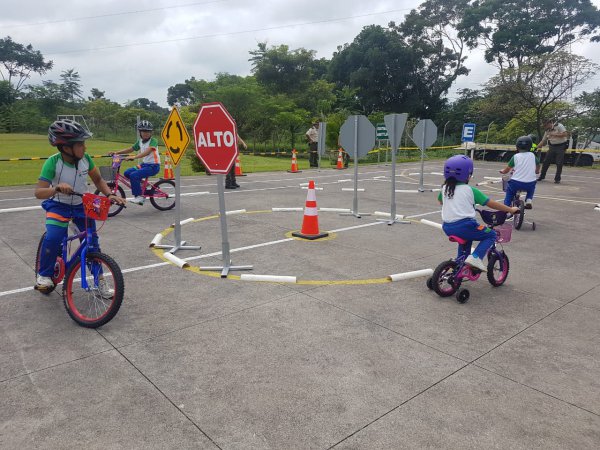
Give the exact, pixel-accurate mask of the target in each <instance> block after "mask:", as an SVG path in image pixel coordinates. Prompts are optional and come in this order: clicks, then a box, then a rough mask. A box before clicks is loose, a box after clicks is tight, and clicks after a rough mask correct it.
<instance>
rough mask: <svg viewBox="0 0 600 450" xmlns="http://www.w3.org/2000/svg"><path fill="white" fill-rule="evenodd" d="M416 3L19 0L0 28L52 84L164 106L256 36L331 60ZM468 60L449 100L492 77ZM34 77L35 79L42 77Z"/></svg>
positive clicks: (243, 59) (227, 64)
mask: <svg viewBox="0 0 600 450" xmlns="http://www.w3.org/2000/svg"><path fill="white" fill-rule="evenodd" d="M420 3H421V2H420V1H415V0H400V1H398V0H396V1H394V0H371V1H370V2H365V1H364V0H328V1H323V2H319V3H315V4H313V3H308V2H305V1H298V0H263V1H251V0H201V1H193V0H188V1H185V0H180V1H179V2H178V3H175V4H172V3H171V2H168V1H158V2H157V1H150V0H139V1H135V2H131V1H129V2H124V1H122V0H121V1H115V0H102V1H93V0H89V1H86V2H81V1H78V0H65V1H62V2H61V3H60V6H59V7H57V6H56V4H54V3H52V2H47V1H46V0H22V1H19V7H18V8H5V9H4V10H3V15H2V19H0V29H2V30H3V31H2V33H3V34H4V36H6V35H10V36H11V37H12V38H13V40H15V41H16V42H19V43H21V44H29V43H31V44H32V45H33V47H34V49H36V50H40V51H41V52H42V54H43V55H44V56H45V57H46V58H47V59H52V60H53V61H54V69H53V70H52V71H51V72H50V73H48V74H46V75H44V76H43V77H42V79H44V80H49V79H51V80H53V81H58V80H59V77H60V73H61V72H62V71H64V70H67V69H75V70H76V71H77V72H78V73H79V75H80V76H81V81H82V85H83V92H84V95H85V96H87V95H89V92H90V90H91V89H92V88H97V89H100V90H101V91H105V95H106V97H107V98H110V99H111V100H113V101H117V102H120V103H123V102H125V101H127V100H133V99H136V98H139V97H146V98H149V99H151V100H154V101H156V102H157V103H159V104H160V105H163V106H166V96H167V89H168V88H169V87H170V86H172V85H174V84H176V83H182V82H183V81H184V80H185V79H189V78H190V77H192V76H194V77H196V78H197V79H208V80H211V79H214V76H215V74H216V73H218V72H228V73H232V74H237V75H242V76H244V75H249V74H250V73H251V63H250V62H249V61H248V59H249V57H250V55H249V52H250V51H252V50H255V49H256V48H257V43H259V42H267V43H268V44H269V45H280V44H286V45H288V46H289V47H290V48H291V49H296V48H300V47H303V48H306V49H309V50H315V51H316V52H317V57H318V58H331V56H332V54H333V52H334V51H335V50H336V48H337V47H338V46H340V45H343V44H344V43H350V42H352V41H353V40H354V38H355V37H356V35H357V34H358V33H360V31H361V30H362V28H363V27H364V26H367V25H370V24H378V25H383V26H385V25H387V24H388V23H389V22H390V21H395V22H396V23H399V22H401V21H402V20H403V17H404V15H405V14H407V13H408V12H409V11H410V9H412V8H416V7H417V6H418V5H419V4H420ZM594 3H595V4H598V3H600V0H596V1H594ZM4 36H2V37H4ZM581 48H582V49H585V51H586V52H588V51H589V53H588V54H586V55H584V56H587V57H589V58H591V59H593V60H595V61H599V60H600V58H599V57H598V51H597V49H595V48H594V45H593V44H590V45H589V46H584V47H581ZM466 64H467V67H469V68H470V69H471V74H470V75H469V77H461V78H459V80H458V81H457V83H456V85H455V87H454V88H453V92H452V93H451V94H450V97H451V98H452V97H456V94H455V92H456V90H457V89H459V88H462V87H468V88H470V89H478V88H479V87H480V84H481V83H483V82H485V81H486V80H487V79H488V78H489V77H490V76H491V75H493V74H494V73H495V69H494V68H493V67H492V66H491V65H488V64H486V63H485V62H484V61H483V56H482V55H481V53H480V52H472V53H471V54H470V55H469V59H468V60H467V63H466ZM30 81H31V83H34V84H37V83H39V82H40V78H39V77H37V76H35V77H32V78H31V80H30Z"/></svg>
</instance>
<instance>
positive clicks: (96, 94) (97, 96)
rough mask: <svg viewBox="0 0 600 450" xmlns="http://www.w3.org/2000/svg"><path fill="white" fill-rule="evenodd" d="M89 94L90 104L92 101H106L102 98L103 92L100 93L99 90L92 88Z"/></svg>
mask: <svg viewBox="0 0 600 450" xmlns="http://www.w3.org/2000/svg"><path fill="white" fill-rule="evenodd" d="M90 93H91V94H92V95H91V97H88V100H89V101H90V102H92V101H94V100H100V99H106V98H105V97H104V91H101V90H100V89H96V88H92V90H91V91H90Z"/></svg>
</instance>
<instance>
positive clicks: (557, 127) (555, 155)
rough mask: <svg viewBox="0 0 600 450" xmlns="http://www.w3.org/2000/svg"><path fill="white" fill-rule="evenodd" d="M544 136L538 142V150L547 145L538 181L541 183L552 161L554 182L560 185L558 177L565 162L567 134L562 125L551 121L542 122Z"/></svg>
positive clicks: (567, 144) (567, 143)
mask: <svg viewBox="0 0 600 450" xmlns="http://www.w3.org/2000/svg"><path fill="white" fill-rule="evenodd" d="M544 130H546V132H545V133H544V136H543V137H542V140H541V141H540V143H539V145H538V148H540V149H541V148H542V147H543V146H544V145H546V144H548V153H546V157H545V158H544V163H543V164H542V173H540V177H539V178H538V181H543V180H544V178H546V172H547V171H548V167H549V166H550V164H551V163H552V162H553V161H554V162H555V163H556V174H555V175H554V182H555V183H556V184H558V183H560V175H561V173H562V166H563V162H564V160H565V150H566V149H567V147H568V146H569V132H568V131H567V129H566V128H565V126H564V125H563V124H562V123H559V122H554V121H553V120H552V119H546V120H544Z"/></svg>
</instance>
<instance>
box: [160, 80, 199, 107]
mask: <svg viewBox="0 0 600 450" xmlns="http://www.w3.org/2000/svg"><path fill="white" fill-rule="evenodd" d="M195 81H196V79H195V78H194V77H192V78H191V79H189V80H185V82H183V83H177V84H176V85H174V86H169V89H167V103H168V104H169V106H173V105H179V106H190V105H193V104H194V103H196V101H197V100H196V98H195V97H194V89H193V86H192V85H193V83H194V82H195Z"/></svg>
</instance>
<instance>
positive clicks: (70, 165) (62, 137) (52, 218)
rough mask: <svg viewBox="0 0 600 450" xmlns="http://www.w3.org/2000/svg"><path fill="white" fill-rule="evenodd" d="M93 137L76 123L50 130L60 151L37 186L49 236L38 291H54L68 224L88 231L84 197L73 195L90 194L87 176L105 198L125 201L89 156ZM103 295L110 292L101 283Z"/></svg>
mask: <svg viewBox="0 0 600 450" xmlns="http://www.w3.org/2000/svg"><path fill="white" fill-rule="evenodd" d="M91 136H92V134H91V133H89V132H88V131H87V130H86V129H85V128H84V127H82V126H81V125H80V124H79V123H77V122H75V121H73V120H67V119H65V120H57V121H55V122H53V123H52V124H51V125H50V127H49V128H48V140H49V141H50V145H52V146H53V147H57V148H58V153H55V154H54V155H52V156H50V157H49V158H48V159H47V160H46V162H45V163H44V165H43V167H42V172H41V174H40V177H39V179H38V182H37V185H36V187H35V197H36V198H39V199H44V201H43V202H42V208H44V210H45V211H46V235H45V237H44V241H43V243H42V249H41V252H40V255H41V258H40V262H39V268H38V276H37V280H36V285H35V289H36V290H38V291H41V292H44V293H46V292H49V291H51V290H52V288H54V283H53V281H52V275H53V274H54V263H55V262H56V256H57V255H58V254H59V253H60V246H61V244H62V240H63V239H64V237H65V236H66V235H67V231H68V226H69V222H70V221H71V220H73V222H74V223H75V225H77V228H79V229H80V230H84V229H85V215H84V211H83V204H82V200H81V197H78V196H75V195H72V193H73V192H77V193H80V194H82V193H84V192H87V190H88V189H87V177H88V176H89V177H90V178H91V179H92V181H93V182H94V184H95V185H96V187H97V188H98V189H99V190H100V192H102V193H103V194H104V195H106V196H108V197H110V199H111V200H112V201H114V202H117V203H119V204H124V201H123V199H122V198H120V197H117V196H114V195H112V194H111V192H110V188H109V187H108V185H107V184H106V181H104V179H102V176H101V175H100V171H99V170H98V168H97V167H96V166H95V164H94V162H93V161H92V159H91V158H90V156H89V155H88V154H87V153H86V152H85V150H86V147H85V140H86V139H88V138H90V137H91ZM88 225H89V226H90V227H92V229H94V230H95V229H96V223H95V221H93V220H91V219H89V221H88ZM93 245H94V246H95V247H98V237H97V236H94V242H93ZM99 287H100V290H101V294H102V295H103V296H104V295H108V296H110V295H112V293H110V292H102V290H103V289H107V286H106V284H104V283H100V286H99Z"/></svg>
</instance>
